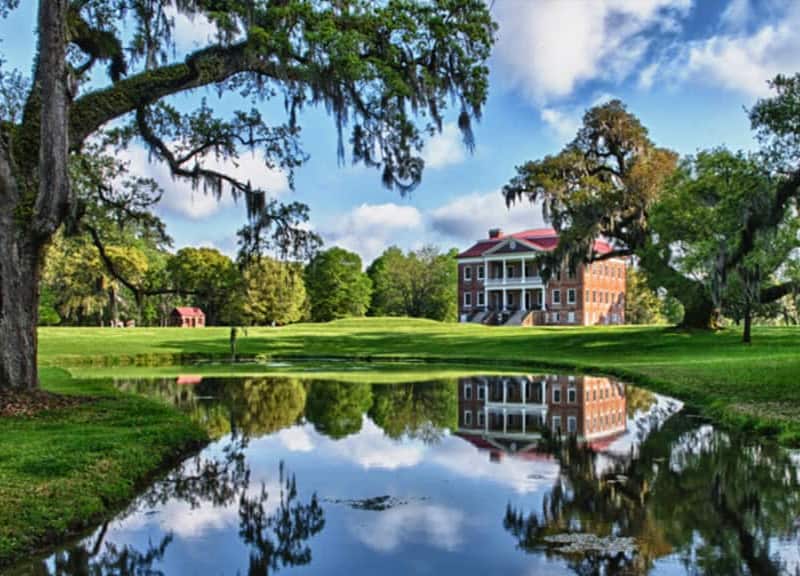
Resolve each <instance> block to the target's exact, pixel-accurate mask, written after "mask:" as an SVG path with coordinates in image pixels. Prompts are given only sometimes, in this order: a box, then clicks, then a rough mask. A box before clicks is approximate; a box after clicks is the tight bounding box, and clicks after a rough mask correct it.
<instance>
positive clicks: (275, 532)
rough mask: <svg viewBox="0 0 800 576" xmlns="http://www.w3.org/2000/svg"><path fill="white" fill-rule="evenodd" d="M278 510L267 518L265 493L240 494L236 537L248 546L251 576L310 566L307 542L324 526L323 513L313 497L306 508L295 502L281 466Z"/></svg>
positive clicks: (290, 481)
mask: <svg viewBox="0 0 800 576" xmlns="http://www.w3.org/2000/svg"><path fill="white" fill-rule="evenodd" d="M280 486H281V488H280V494H279V496H278V498H279V500H278V502H279V504H278V509H277V510H276V511H275V512H273V513H271V514H269V515H267V514H265V512H264V506H263V503H264V502H266V501H267V498H268V496H269V495H268V494H267V491H266V489H265V488H264V487H263V486H262V487H261V494H260V495H259V496H257V497H254V498H251V497H248V496H247V495H246V494H244V493H243V494H242V496H241V499H240V502H239V518H240V520H241V522H240V524H239V536H240V537H241V538H242V540H243V541H244V542H245V543H246V544H248V545H249V546H250V567H249V571H248V574H249V575H250V576H261V575H266V574H269V573H270V572H276V571H278V570H279V569H280V568H281V567H282V566H302V565H305V564H308V563H310V562H311V548H310V547H309V546H308V543H307V541H308V539H309V538H311V537H312V536H314V535H315V534H317V533H318V532H319V531H320V530H322V528H323V527H324V526H325V513H324V511H323V510H322V507H321V506H320V505H319V501H318V500H317V495H316V494H313V495H312V496H311V500H310V501H309V503H308V504H303V503H300V502H297V484H296V482H295V478H294V476H291V477H285V478H284V470H283V463H281V466H280Z"/></svg>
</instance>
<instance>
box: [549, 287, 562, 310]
mask: <svg viewBox="0 0 800 576" xmlns="http://www.w3.org/2000/svg"><path fill="white" fill-rule="evenodd" d="M556 294H558V302H556ZM550 303H551V304H552V305H553V306H561V288H553V289H552V290H551V291H550Z"/></svg>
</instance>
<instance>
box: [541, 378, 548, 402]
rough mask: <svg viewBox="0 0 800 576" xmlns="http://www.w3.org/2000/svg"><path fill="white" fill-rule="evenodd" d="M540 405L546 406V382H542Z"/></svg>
mask: <svg viewBox="0 0 800 576" xmlns="http://www.w3.org/2000/svg"><path fill="white" fill-rule="evenodd" d="M541 384H542V404H547V382H545V381H544V380H542V382H541Z"/></svg>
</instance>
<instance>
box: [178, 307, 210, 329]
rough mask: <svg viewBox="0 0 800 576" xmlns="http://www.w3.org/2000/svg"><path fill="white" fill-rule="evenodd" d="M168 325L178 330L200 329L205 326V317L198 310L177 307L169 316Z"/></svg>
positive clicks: (203, 313)
mask: <svg viewBox="0 0 800 576" xmlns="http://www.w3.org/2000/svg"><path fill="white" fill-rule="evenodd" d="M169 325H170V326H177V327H179V328H202V327H203V326H205V325H206V315H205V312H203V311H202V310H200V308H193V307H191V306H178V307H177V308H175V309H173V310H172V313H171V314H170V315H169Z"/></svg>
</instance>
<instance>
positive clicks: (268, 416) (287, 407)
mask: <svg viewBox="0 0 800 576" xmlns="http://www.w3.org/2000/svg"><path fill="white" fill-rule="evenodd" d="M225 402H226V403H228V405H229V406H230V412H231V419H232V422H233V426H234V427H235V428H236V430H237V431H239V432H241V433H243V434H245V435H246V436H248V437H258V436H263V435H264V434H270V433H272V432H276V431H277V430H280V429H282V428H286V427H287V426H291V425H292V424H293V423H295V422H297V421H298V420H299V418H300V416H302V414H303V410H304V409H305V406H306V389H305V388H304V387H303V385H302V383H301V382H300V381H299V380H296V379H290V378H248V379H245V380H243V381H234V382H231V383H230V384H229V385H228V386H226V387H225Z"/></svg>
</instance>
